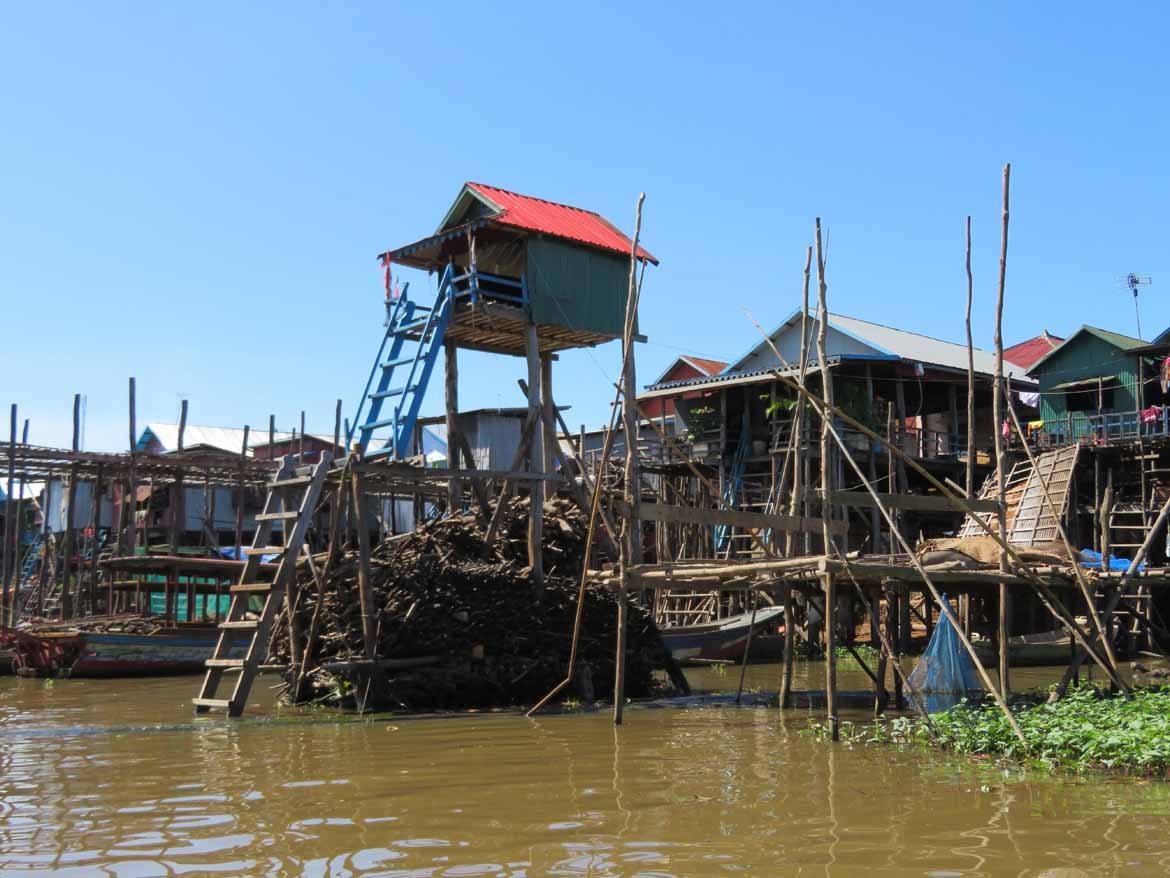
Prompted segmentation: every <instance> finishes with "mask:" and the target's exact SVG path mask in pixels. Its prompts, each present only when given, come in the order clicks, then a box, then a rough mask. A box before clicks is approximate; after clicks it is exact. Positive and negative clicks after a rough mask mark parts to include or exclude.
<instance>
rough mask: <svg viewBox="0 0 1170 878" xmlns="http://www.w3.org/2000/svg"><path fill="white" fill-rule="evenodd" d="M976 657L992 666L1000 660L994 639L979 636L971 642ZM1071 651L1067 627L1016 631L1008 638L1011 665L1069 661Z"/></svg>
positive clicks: (1042, 664)
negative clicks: (1028, 632)
mask: <svg viewBox="0 0 1170 878" xmlns="http://www.w3.org/2000/svg"><path fill="white" fill-rule="evenodd" d="M973 646H974V647H975V654H976V655H978V656H979V661H980V662H981V663H982V664H983V665H984V666H985V667H989V668H994V667H995V666H996V663H997V662H998V661H999V653H998V651H997V649H996V646H995V643H993V642H992V641H990V640H980V641H977V642H976V643H974V644H973ZM1071 651H1072V635H1071V634H1069V633H1068V632H1067V631H1041V632H1039V633H1037V634H1018V635H1016V636H1015V637H1012V638H1010V639H1009V640H1008V658H1009V659H1010V660H1011V663H1012V665H1013V666H1014V667H1018V668H1026V667H1041V666H1045V665H1064V664H1068V660H1069V655H1070V654H1071Z"/></svg>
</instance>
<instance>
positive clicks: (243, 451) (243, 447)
mask: <svg viewBox="0 0 1170 878" xmlns="http://www.w3.org/2000/svg"><path fill="white" fill-rule="evenodd" d="M250 429H251V428H250V427H249V426H248V425H247V424H244V439H243V441H242V442H240V471H239V473H238V474H237V476H236V555H235V557H236V559H237V560H239V561H242V560H243V555H242V554H241V553H242V551H243V550H242V548H241V547H242V546H243V544H244V466H245V465H246V464H247V462H248V431H249V430H250ZM215 615H216V618H219V604H218V603H217V604H216V607H215Z"/></svg>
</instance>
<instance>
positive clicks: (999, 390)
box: [991, 162, 1012, 700]
mask: <svg viewBox="0 0 1170 878" xmlns="http://www.w3.org/2000/svg"><path fill="white" fill-rule="evenodd" d="M1011 173H1012V166H1011V163H1010V162H1009V163H1008V164H1006V165H1004V166H1003V226H1002V232H1001V235H1000V245H999V290H998V293H997V295H996V300H995V386H994V388H993V390H992V397H991V408H992V421H993V424H994V437H995V474H996V487H997V489H998V494H999V514H998V515H997V516H996V520H997V522H998V525H999V536H1000V542H1001V544H1003V545H1006V544H1007V501H1006V496H1007V485H1006V484H1005V483H1006V481H1007V458H1006V456H1005V453H1004V447H1003V430H1002V429H1001V427H1002V424H1003V422H1004V417H1003V405H1004V399H1003V395H1004V387H1003V293H1004V282H1005V280H1006V278H1007V246H1008V218H1009V215H1010V214H1009V210H1008V207H1009V205H1008V196H1009V193H1010V185H1011ZM1008 404H1009V406H1010V401H1009V403H1008ZM999 569H1000V572H1002V573H1007V572H1008V559H1007V552H1006V551H1005V550H1004V549H1003V548H1001V549H1000V553H999ZM998 610H999V615H998V622H997V626H996V641H997V643H998V646H999V686H1000V695H1001V696H1002V697H1003V698H1004V699H1005V700H1006V699H1007V697H1008V695H1009V694H1010V693H1011V677H1010V671H1011V668H1010V665H1011V662H1010V660H1009V659H1010V657H1009V642H1008V641H1009V638H1010V637H1011V624H1010V623H1011V619H1010V614H1011V597H1010V595H1009V594H1008V588H1007V585H1006V583H1000V585H999V608H998Z"/></svg>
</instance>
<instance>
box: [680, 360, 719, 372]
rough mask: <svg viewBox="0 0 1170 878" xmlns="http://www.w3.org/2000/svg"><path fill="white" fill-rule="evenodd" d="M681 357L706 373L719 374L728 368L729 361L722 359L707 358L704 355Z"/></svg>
mask: <svg viewBox="0 0 1170 878" xmlns="http://www.w3.org/2000/svg"><path fill="white" fill-rule="evenodd" d="M679 359H680V360H684V361H686V362H688V363H690V364H691V365H692V366H694V367H695V368H696V369H698V370H699V371H700V372H702V373H703V374H704V375H717V374H719V373H720V372H722V371H723V370H724V369H726V368H727V363H725V362H723V361H722V360H707V359H704V358H703V357H691V356H681V357H679Z"/></svg>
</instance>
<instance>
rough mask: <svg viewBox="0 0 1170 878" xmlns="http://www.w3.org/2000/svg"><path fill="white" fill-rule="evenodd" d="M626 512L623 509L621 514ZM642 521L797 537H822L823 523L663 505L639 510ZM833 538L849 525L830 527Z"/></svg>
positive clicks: (837, 523) (779, 516)
mask: <svg viewBox="0 0 1170 878" xmlns="http://www.w3.org/2000/svg"><path fill="white" fill-rule="evenodd" d="M626 512H627V510H626V509H624V508H623V509H622V514H623V515H624V514H626ZM638 514H639V516H640V517H642V518H644V519H647V520H648V521H664V522H671V523H676V524H727V525H731V526H733V527H748V528H753V527H754V528H759V529H761V530H763V529H766V528H771V529H772V530H780V531H785V532H794V533H819V532H820V531H821V530H822V526H823V522H822V521H821V519H819V518H799V517H795V516H791V515H769V514H767V513H764V512H743V511H740V510H738V509H699V508H696V507H693V506H668V505H666V504H664V503H643V504H642V505H641V506H639V507H638ZM829 527H830V529H831V532H832V533H834V534H842V533H845V532H846V531H847V530H848V529H849V525H848V524H847V523H846V522H844V521H833V522H830V523H829Z"/></svg>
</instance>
